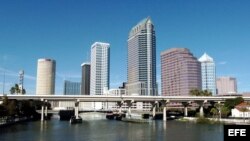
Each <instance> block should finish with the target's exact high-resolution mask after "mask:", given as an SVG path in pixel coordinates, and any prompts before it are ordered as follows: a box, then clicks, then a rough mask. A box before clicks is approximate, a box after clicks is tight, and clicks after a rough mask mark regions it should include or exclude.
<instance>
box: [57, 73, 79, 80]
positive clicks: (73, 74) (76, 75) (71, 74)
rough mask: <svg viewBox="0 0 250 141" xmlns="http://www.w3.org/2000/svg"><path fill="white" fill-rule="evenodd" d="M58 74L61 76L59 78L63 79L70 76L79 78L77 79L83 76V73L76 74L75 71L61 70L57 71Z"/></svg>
mask: <svg viewBox="0 0 250 141" xmlns="http://www.w3.org/2000/svg"><path fill="white" fill-rule="evenodd" d="M56 76H57V77H59V78H61V79H63V80H65V79H70V78H74V79H75V78H77V79H80V78H82V76H81V75H79V74H75V73H61V72H57V73H56Z"/></svg>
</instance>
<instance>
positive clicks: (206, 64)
mask: <svg viewBox="0 0 250 141" xmlns="http://www.w3.org/2000/svg"><path fill="white" fill-rule="evenodd" d="M199 61H200V62H201V82H202V90H208V91H210V92H212V94H213V95H216V75H215V74H216V72H215V63H214V60H213V58H212V57H210V56H209V55H207V54H206V53H204V54H203V55H202V56H201V57H200V58H199Z"/></svg>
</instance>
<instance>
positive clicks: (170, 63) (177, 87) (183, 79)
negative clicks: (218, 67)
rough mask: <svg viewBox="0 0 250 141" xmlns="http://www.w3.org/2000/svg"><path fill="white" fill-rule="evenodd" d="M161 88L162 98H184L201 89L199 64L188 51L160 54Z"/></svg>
mask: <svg viewBox="0 0 250 141" xmlns="http://www.w3.org/2000/svg"><path fill="white" fill-rule="evenodd" d="M161 86H162V95H163V96H179V95H182V96H185V95H189V92H190V90H192V89H201V64H200V62H199V61H198V60H197V58H196V57H194V56H193V54H192V53H190V51H189V50H188V49H186V48H172V49H169V50H166V51H163V52H161Z"/></svg>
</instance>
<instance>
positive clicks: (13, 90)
mask: <svg viewBox="0 0 250 141" xmlns="http://www.w3.org/2000/svg"><path fill="white" fill-rule="evenodd" d="M10 93H11V94H19V93H21V94H25V93H26V91H25V89H22V92H21V89H20V88H19V86H18V84H15V86H13V87H11V88H10Z"/></svg>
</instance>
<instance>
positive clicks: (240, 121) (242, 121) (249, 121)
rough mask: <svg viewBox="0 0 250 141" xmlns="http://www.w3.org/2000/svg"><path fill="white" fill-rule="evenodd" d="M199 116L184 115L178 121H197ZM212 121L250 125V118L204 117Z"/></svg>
mask: <svg viewBox="0 0 250 141" xmlns="http://www.w3.org/2000/svg"><path fill="white" fill-rule="evenodd" d="M198 120H199V118H197V117H183V118H180V119H178V120H177V121H191V122H197V121H198ZM204 120H207V121H208V122H210V123H223V124H238V125H250V119H232V118H221V119H219V118H204Z"/></svg>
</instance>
